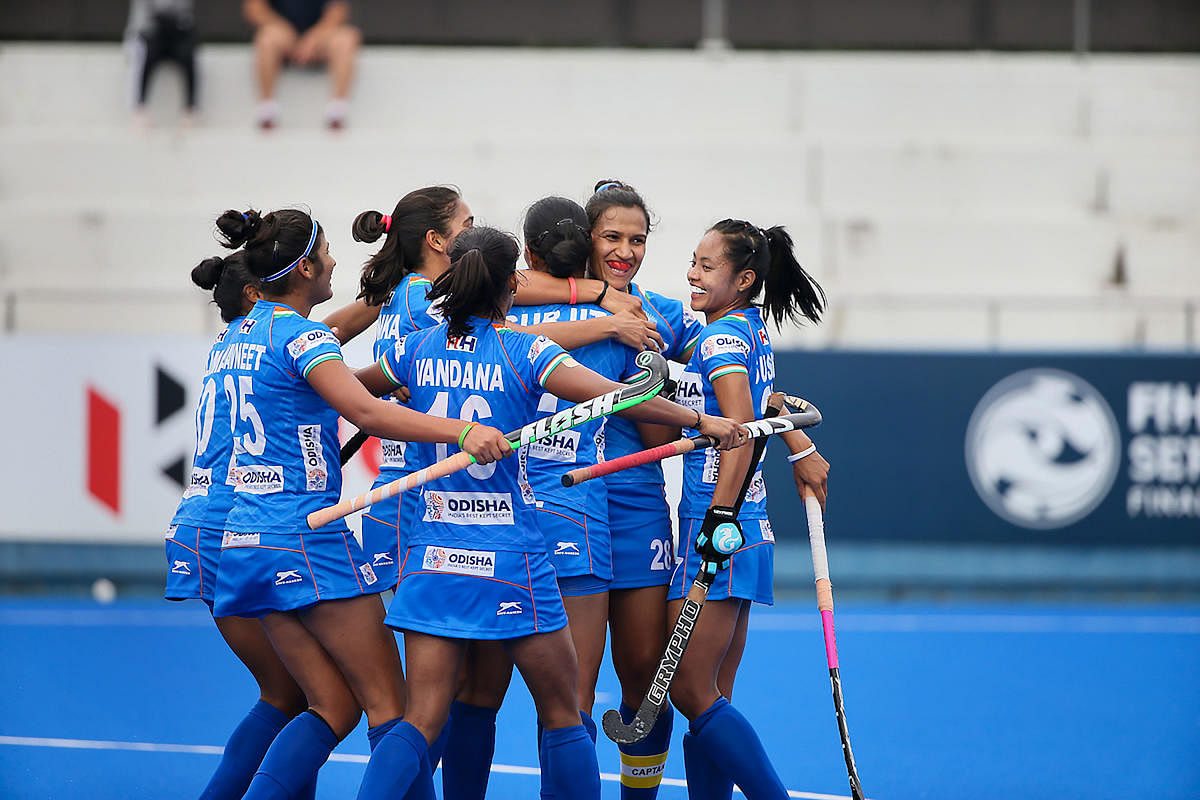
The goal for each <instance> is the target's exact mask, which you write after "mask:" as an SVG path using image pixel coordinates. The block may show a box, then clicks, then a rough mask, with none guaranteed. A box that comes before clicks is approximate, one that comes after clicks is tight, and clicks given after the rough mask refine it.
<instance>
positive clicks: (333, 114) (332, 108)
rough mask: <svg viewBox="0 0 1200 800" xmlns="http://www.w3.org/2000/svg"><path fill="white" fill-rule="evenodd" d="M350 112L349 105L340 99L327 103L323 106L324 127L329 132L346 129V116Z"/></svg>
mask: <svg viewBox="0 0 1200 800" xmlns="http://www.w3.org/2000/svg"><path fill="white" fill-rule="evenodd" d="M349 112H350V104H349V103H348V102H346V101H345V100H343V99H341V98H335V99H333V100H330V101H329V104H328V105H326V106H325V125H326V126H327V127H328V128H329V129H330V130H335V131H336V130H341V129H342V128H344V127H346V116H347V115H348V114H349Z"/></svg>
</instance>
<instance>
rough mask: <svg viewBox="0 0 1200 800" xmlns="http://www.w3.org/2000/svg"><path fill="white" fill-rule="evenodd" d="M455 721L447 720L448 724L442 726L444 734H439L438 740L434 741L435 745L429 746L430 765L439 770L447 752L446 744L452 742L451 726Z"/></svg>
mask: <svg viewBox="0 0 1200 800" xmlns="http://www.w3.org/2000/svg"><path fill="white" fill-rule="evenodd" d="M453 722H454V720H453V719H448V720H446V724H445V725H443V726H442V732H441V733H439V734H438V738H436V739H434V740H433V744H431V745H429V765H430V766H431V767H433V768H434V769H437V767H438V764H440V763H442V756H443V755H444V754H445V752H446V742H448V741H449V740H450V725H451V723H453Z"/></svg>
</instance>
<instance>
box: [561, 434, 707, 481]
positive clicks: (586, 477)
mask: <svg viewBox="0 0 1200 800" xmlns="http://www.w3.org/2000/svg"><path fill="white" fill-rule="evenodd" d="M715 444H716V442H714V441H713V439H712V437H710V436H705V435H704V434H700V435H698V436H692V437H689V438H687V439H676V440H675V441H673V442H667V443H666V444H662V445H659V446H658V447H651V448H650V449H649V450H642V451H639V452H637V453H630V454H629V455H625V456H621V457H620V458H614V459H613V460H612V461H602V462H600V463H599V464H592V465H590V466H587V467H578V468H576V469H573V470H571V471H570V472H567V473H566V474H564V475H563V476H562V484H563V486H567V487H570V486H575V485H576V484H580V483H583V482H584V481H590V480H591V479H592V478H602V477H604V476H605V475H611V474H613V473H614V472H620V471H621V470H623V469H630V468H632V467H640V466H641V465H642V464H652V463H654V462H655V461H662V460H663V459H664V458H670V457H671V456H681V455H683V454H684V453H690V452H692V451H693V450H697V449H703V448H705V447H713V446H714V445H715Z"/></svg>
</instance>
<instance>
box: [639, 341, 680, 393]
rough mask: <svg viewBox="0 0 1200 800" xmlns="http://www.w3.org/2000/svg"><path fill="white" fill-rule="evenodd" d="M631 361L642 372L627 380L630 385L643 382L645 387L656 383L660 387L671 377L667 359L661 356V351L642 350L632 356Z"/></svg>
mask: <svg viewBox="0 0 1200 800" xmlns="http://www.w3.org/2000/svg"><path fill="white" fill-rule="evenodd" d="M633 363H634V364H636V365H637V366H638V368H639V369H642V370H644V374H642V375H638V376H636V377H635V378H633V379H631V380H630V381H629V385H630V386H638V385H642V384H644V385H645V386H646V387H649V386H654V385H657V386H658V387H659V389H661V388H662V387H663V386H665V385H666V383H667V381H668V380H670V378H671V370H670V368H669V367H668V366H667V360H666V359H665V358H663V355H662V353H659V352H657V351H655V350H643V351H642V352H640V353H638V354H637V356H635V357H634V359H633ZM655 391H657V390H655Z"/></svg>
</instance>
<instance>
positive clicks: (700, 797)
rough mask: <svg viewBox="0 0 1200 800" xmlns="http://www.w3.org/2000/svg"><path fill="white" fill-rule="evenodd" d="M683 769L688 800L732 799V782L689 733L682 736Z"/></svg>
mask: <svg viewBox="0 0 1200 800" xmlns="http://www.w3.org/2000/svg"><path fill="white" fill-rule="evenodd" d="M683 769H684V773H685V774H686V775H687V790H688V800H730V799H731V798H732V797H733V781H732V780H730V778H729V776H728V775H726V774H725V773H723V772H721V770H720V769H718V768H717V765H716V764H715V763H714V762H713V760H712V759H711V758H709V757H708V753H706V752H705V751H704V745H702V744H701V743H700V740H699V739H697V738H696V736H695V735H694V734H692V733H691V732H688V733H685V734H683ZM622 788H624V787H622Z"/></svg>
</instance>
